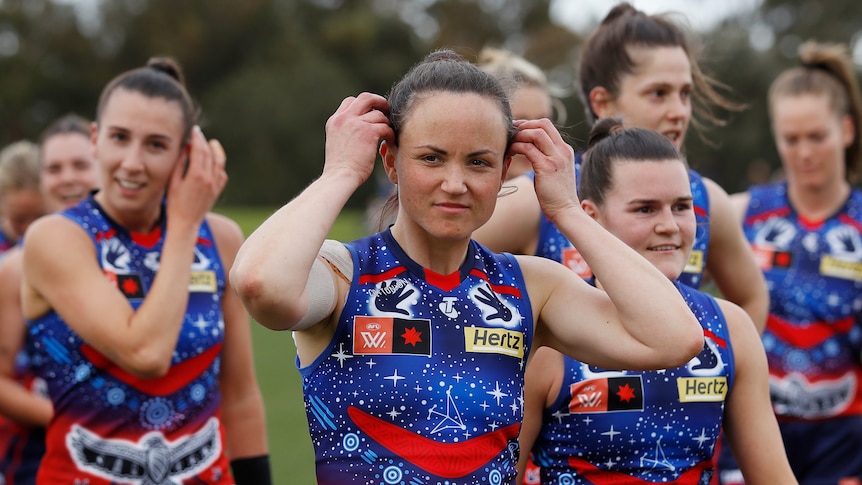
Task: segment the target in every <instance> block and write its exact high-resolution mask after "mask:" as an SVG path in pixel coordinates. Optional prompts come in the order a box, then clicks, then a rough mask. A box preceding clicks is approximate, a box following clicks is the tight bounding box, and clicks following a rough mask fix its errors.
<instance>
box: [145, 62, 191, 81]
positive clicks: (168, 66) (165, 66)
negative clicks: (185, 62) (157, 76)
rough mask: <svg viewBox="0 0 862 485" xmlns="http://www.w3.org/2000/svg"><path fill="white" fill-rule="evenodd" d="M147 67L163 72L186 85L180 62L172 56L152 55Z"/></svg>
mask: <svg viewBox="0 0 862 485" xmlns="http://www.w3.org/2000/svg"><path fill="white" fill-rule="evenodd" d="M147 67H148V68H150V69H153V70H155V71H159V72H162V73H164V74H167V75H168V76H170V77H172V78H173V79H174V80H175V81H177V82H178V83H180V84H182V85H183V86H185V84H186V80H185V78H184V77H183V71H182V69H180V65H179V63H177V61H176V60H174V59H172V58H170V57H151V58H150V60H148V61H147Z"/></svg>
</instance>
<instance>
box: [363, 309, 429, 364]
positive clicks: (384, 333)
mask: <svg viewBox="0 0 862 485" xmlns="http://www.w3.org/2000/svg"><path fill="white" fill-rule="evenodd" d="M353 354H354V355H363V354H378V355H379V354H412V355H431V321H430V320H414V319H407V318H392V317H370V316H366V315H357V316H355V317H353Z"/></svg>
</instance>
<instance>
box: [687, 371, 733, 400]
mask: <svg viewBox="0 0 862 485" xmlns="http://www.w3.org/2000/svg"><path fill="white" fill-rule="evenodd" d="M676 387H677V390H678V391H679V402H720V401H724V400H725V398H726V397H727V377H724V376H722V377H680V378H679V379H677V380H676Z"/></svg>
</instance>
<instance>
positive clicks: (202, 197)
mask: <svg viewBox="0 0 862 485" xmlns="http://www.w3.org/2000/svg"><path fill="white" fill-rule="evenodd" d="M187 160H188V163H183V162H182V161H180V162H178V163H177V166H176V167H175V169H174V173H173V176H172V178H171V182H170V185H169V186H168V193H167V211H168V214H169V215H170V217H169V218H168V220H169V221H170V220H177V219H183V220H188V221H189V222H192V223H194V224H200V222H201V221H203V219H204V216H206V214H207V212H209V211H210V209H212V206H213V205H214V204H215V202H216V200H218V197H219V195H220V194H221V192H222V190H224V187H225V185H226V184H227V180H228V177H227V172H226V171H225V162H226V155H225V152H224V148H222V146H221V143H219V141H218V140H215V139H213V140H207V139H206V137H205V136H204V134H203V132H202V131H201V129H200V127H198V126H195V127H194V128H193V129H192V133H191V141H190V143H189V148H188V154H187Z"/></svg>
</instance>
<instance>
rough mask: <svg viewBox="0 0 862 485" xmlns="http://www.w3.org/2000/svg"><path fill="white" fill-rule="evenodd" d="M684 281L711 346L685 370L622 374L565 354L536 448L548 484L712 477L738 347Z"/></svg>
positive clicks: (692, 482) (713, 309) (611, 484)
mask: <svg viewBox="0 0 862 485" xmlns="http://www.w3.org/2000/svg"><path fill="white" fill-rule="evenodd" d="M677 287H678V288H679V290H680V292H681V293H682V296H683V297H684V298H685V301H686V302H687V303H688V305H689V308H691V310H692V311H693V312H694V314H695V315H696V316H697V318H698V321H699V322H700V324H701V326H703V331H704V336H705V338H704V346H703V350H701V352H700V354H698V355H697V357H695V358H694V359H692V360H691V361H690V362H689V363H688V364H686V365H685V366H683V367H677V368H672V369H666V370H659V371H637V372H634V371H613V370H608V369H601V368H597V367H593V366H590V365H587V364H584V363H581V362H578V361H576V360H574V359H571V358H569V357H564V362H565V374H564V377H563V385H562V386H561V389H560V392H559V395H558V396H557V399H556V401H555V402H554V404H553V405H552V406H550V407H549V408H547V409H545V412H544V416H543V424H542V429H541V431H540V434H539V436H538V439H537V440H536V443H535V446H534V447H533V455H532V458H533V460H534V461H535V463H536V465H538V466H539V467H541V483H553V484H572V485H576V484H577V485H581V484H583V485H588V484H592V485H617V484H630V485H635V484H650V483H668V484H670V483H673V484H680V485H700V484H702V485H706V484H707V483H708V482H709V479H710V477H711V476H712V473H713V469H712V456H713V451H714V449H715V445H716V439H717V438H718V434H719V430H720V428H721V422H722V416H723V413H724V404H725V400H726V398H727V395H728V393H729V392H730V389H731V388H732V385H733V374H734V365H733V351H732V348H731V345H730V334H729V330H728V328H727V322H726V321H725V319H724V314H723V313H722V311H721V309H719V307H718V304H717V303H716V301H715V300H714V299H713V298H712V297H711V296H709V295H707V294H706V293H702V292H700V291H697V290H694V289H691V288H689V287H687V286H685V285H681V284H679V283H677Z"/></svg>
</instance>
